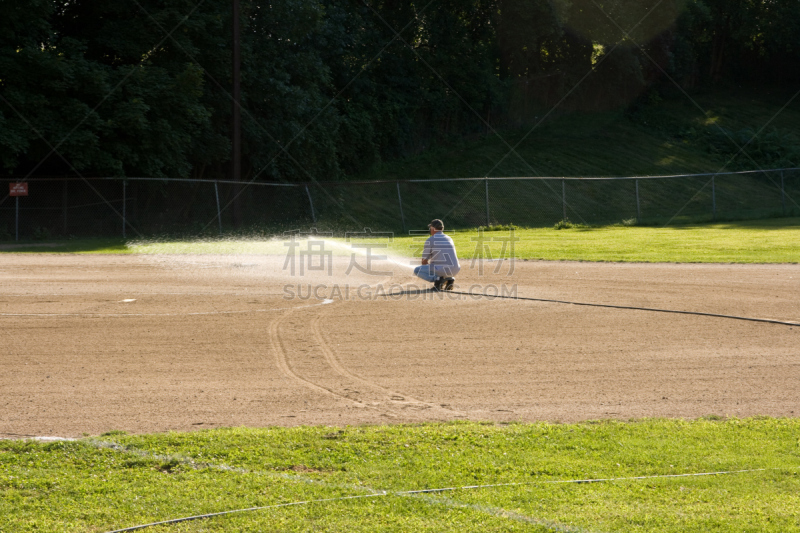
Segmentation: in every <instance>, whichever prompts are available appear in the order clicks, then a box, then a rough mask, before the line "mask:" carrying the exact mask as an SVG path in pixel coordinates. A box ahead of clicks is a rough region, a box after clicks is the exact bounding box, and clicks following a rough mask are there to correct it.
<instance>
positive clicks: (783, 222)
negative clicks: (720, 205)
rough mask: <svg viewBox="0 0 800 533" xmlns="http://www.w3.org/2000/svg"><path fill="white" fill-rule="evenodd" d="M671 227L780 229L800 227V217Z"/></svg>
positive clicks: (687, 224)
mask: <svg viewBox="0 0 800 533" xmlns="http://www.w3.org/2000/svg"><path fill="white" fill-rule="evenodd" d="M668 227H669V228H670V229H677V230H681V229H702V228H713V229H727V230H748V229H754V230H780V229H800V217H793V218H762V219H757V220H732V221H717V222H711V221H709V222H703V223H697V222H695V223H691V222H687V223H685V224H673V225H670V226H668Z"/></svg>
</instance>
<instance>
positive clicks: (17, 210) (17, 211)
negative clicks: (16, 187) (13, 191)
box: [15, 196, 19, 240]
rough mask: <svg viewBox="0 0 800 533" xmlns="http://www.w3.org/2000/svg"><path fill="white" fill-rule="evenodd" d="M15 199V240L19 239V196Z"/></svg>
mask: <svg viewBox="0 0 800 533" xmlns="http://www.w3.org/2000/svg"><path fill="white" fill-rule="evenodd" d="M16 200H17V208H16V215H15V219H16V228H17V232H16V235H17V239H16V240H19V196H17V197H16Z"/></svg>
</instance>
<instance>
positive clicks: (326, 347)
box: [311, 310, 466, 419]
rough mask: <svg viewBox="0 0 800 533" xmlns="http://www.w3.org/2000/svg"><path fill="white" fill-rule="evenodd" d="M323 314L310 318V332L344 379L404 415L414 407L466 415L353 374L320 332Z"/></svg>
mask: <svg viewBox="0 0 800 533" xmlns="http://www.w3.org/2000/svg"><path fill="white" fill-rule="evenodd" d="M325 315H326V311H325V310H323V311H321V312H320V313H319V314H318V315H317V316H316V317H315V318H314V319H313V320H312V322H311V331H312V333H313V335H314V338H315V340H316V341H317V343H318V345H319V348H320V350H321V351H322V354H323V356H324V357H325V361H326V362H327V363H328V365H330V367H331V368H332V369H333V370H334V371H335V372H337V373H338V374H339V375H340V376H342V377H343V378H346V379H348V380H350V381H354V382H356V383H358V384H360V385H362V387H360V388H362V389H363V388H364V386H366V388H368V389H371V395H372V396H373V397H374V398H375V399H376V401H378V402H379V403H389V405H391V406H393V407H395V406H396V407H400V409H403V410H404V411H403V414H404V415H405V416H407V415H408V412H407V410H409V409H414V410H417V411H428V410H430V413H431V414H433V413H439V414H441V415H443V416H442V417H444V418H447V419H449V418H452V417H454V416H455V417H459V418H461V417H466V414H465V413H462V412H459V411H456V410H453V409H447V408H444V407H441V406H439V405H436V404H433V403H429V402H426V401H423V400H419V399H417V398H414V397H412V396H409V395H407V394H404V393H399V392H396V391H393V390H391V389H387V388H386V387H384V386H382V385H379V384H378V383H375V382H374V381H370V380H368V379H365V378H363V377H361V376H359V375H357V374H354V373H353V372H351V371H350V370H348V369H347V367H345V366H344V364H342V362H341V360H340V359H339V357H338V356H337V355H336V353H335V352H334V351H333V349H332V348H331V347H330V344H329V343H328V341H327V340H326V339H325V335H324V334H323V332H322V328H321V327H320V324H321V322H322V319H323V318H324V317H325ZM350 390H355V389H352V388H351V389H350ZM359 393H360V392H359ZM415 414H422V413H415ZM442 417H439V418H442ZM424 418H429V417H424Z"/></svg>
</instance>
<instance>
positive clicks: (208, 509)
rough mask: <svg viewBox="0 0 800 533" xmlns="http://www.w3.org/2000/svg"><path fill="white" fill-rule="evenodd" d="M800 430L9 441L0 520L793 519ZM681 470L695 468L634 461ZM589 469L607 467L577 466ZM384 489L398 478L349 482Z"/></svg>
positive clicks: (26, 523) (238, 433)
mask: <svg viewBox="0 0 800 533" xmlns="http://www.w3.org/2000/svg"><path fill="white" fill-rule="evenodd" d="M798 434H800V420H797V419H772V418H752V419H745V420H739V419H726V420H723V419H718V418H717V417H711V418H709V419H700V420H694V421H685V420H655V419H653V420H641V421H635V422H618V421H607V422H587V423H582V424H569V425H562V424H548V423H538V424H508V425H502V424H482V423H475V422H457V423H448V424H425V425H403V426H363V427H342V428H337V427H296V428H264V429H249V428H231V429H220V430H209V431H199V432H193V433H167V434H156V435H140V436H126V435H122V434H119V433H116V434H112V435H107V436H104V437H102V438H101V439H100V440H102V441H103V442H108V441H110V442H113V443H114V445H113V446H110V445H108V444H100V443H99V442H98V439H83V440H80V441H75V442H54V443H37V442H31V441H4V442H0V465H2V467H0V468H1V469H0V494H2V497H0V530H2V531H40V530H49V531H55V530H58V531H111V530H114V529H119V528H123V527H128V526H133V525H137V524H144V523H149V522H156V521H161V520H169V519H174V518H179V517H185V516H192V515H198V514H206V513H218V512H223V511H229V510H235V509H244V508H251V507H262V506H271V505H280V504H285V503H292V502H299V501H310V500H331V501H325V502H316V503H309V504H307V505H295V506H287V507H281V508H276V509H268V510H263V511H256V512H251V513H241V514H235V515H227V516H222V517H216V518H212V519H209V520H204V521H202V522H187V523H182V524H174V525H168V526H159V527H157V528H153V529H150V531H170V532H172V531H198V530H203V531H253V530H262V531H265V530H281V531H308V530H311V529H314V530H320V531H375V530H381V531H408V530H410V529H412V528H413V529H416V530H420V531H456V530H473V531H474V530H481V531H554V530H555V531H631V530H636V531H676V532H677V531H708V530H714V531H787V530H792V529H796V528H797V525H798V520H800V472H799V471H798V470H799V469H800V440H798V437H797V435H798ZM757 469H764V470H762V471H756V472H742V473H738V474H730V475H725V476H710V475H709V476H684V475H686V474H695V473H708V472H718V471H736V470H757ZM665 475H666V476H684V477H651V478H643V479H630V478H634V477H640V476H665ZM591 479H608V481H605V482H602V483H585V482H584V483H576V482H573V483H561V482H562V481H574V480H591ZM480 485H504V486H487V487H475V486H480ZM465 486H472V487H473V488H469V489H462V488H459V487H465ZM446 487H451V488H453V490H450V491H448V492H446V493H416V494H410V493H405V492H407V491H422V490H426V489H434V488H446ZM378 491H387V492H390V493H391V494H388V495H386V496H385V497H380V498H378V497H376V498H359V499H352V498H351V499H339V498H346V497H351V496H360V495H369V494H375V493H377V492H378ZM401 492H402V493H404V494H401ZM333 499H335V500H333Z"/></svg>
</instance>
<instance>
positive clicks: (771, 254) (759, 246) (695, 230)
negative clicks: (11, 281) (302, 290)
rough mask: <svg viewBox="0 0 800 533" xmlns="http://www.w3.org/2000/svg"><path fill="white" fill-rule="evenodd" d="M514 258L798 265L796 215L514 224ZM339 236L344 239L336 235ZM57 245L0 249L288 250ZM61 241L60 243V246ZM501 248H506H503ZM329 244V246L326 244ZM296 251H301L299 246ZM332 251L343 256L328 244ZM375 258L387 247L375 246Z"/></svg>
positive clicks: (405, 239)
mask: <svg viewBox="0 0 800 533" xmlns="http://www.w3.org/2000/svg"><path fill="white" fill-rule="evenodd" d="M450 235H451V236H452V237H453V239H454V241H455V243H456V248H457V250H458V252H459V257H461V258H462V259H470V258H473V257H478V258H499V257H501V256H502V257H506V258H507V257H509V254H510V253H511V252H512V250H511V247H510V245H511V243H510V241H509V239H510V238H511V236H512V234H511V233H510V232H509V230H508V229H504V230H500V231H484V232H479V231H478V230H470V231H456V232H452V233H450ZM425 238H426V236H424V235H423V236H396V237H395V238H394V239H393V241H392V242H391V243H389V242H388V240H386V239H383V240H381V239H373V240H374V241H375V242H376V243H379V244H383V245H388V247H389V250H390V252H391V253H393V254H396V255H399V256H403V257H413V256H417V255H419V254H420V252H421V250H422V243H423V242H424V240H425ZM513 238H514V239H518V240H515V241H514V243H513V256H514V257H515V258H516V259H534V260H535V259H542V260H551V261H563V260H569V261H618V262H648V263H797V262H800V218H785V219H766V220H754V221H745V222H730V223H718V224H703V225H690V226H671V227H667V228H661V227H640V226H633V227H628V226H606V227H598V228H589V227H572V228H567V229H561V230H556V229H553V228H534V229H531V228H521V229H516V230H515V231H514V233H513ZM339 240H340V241H341V240H342V239H339ZM55 244H59V246H58V247H28V248H26V247H17V248H11V249H9V248H6V249H5V250H4V251H3V249H2V247H0V253H9V252H16V253H43V252H46V253H88V254H92V253H100V254H118V253H122V254H167V255H170V254H217V255H285V254H286V253H287V252H288V251H289V248H288V247H287V246H286V245H285V244H286V242H285V240H284V238H282V237H275V238H272V239H269V238H264V237H253V238H246V237H241V236H232V237H229V238H222V239H219V238H213V239H207V240H201V239H198V240H169V239H165V240H159V239H153V240H149V241H123V240H121V239H119V240H113V239H111V240H109V239H102V240H100V239H99V240H83V241H65V242H63V243H55ZM61 244H63V246H61ZM504 246H506V248H505V249H504V248H503V247H504ZM329 248H330V247H329ZM302 249H305V247H303V248H302ZM332 251H333V252H334V254H337V255H348V253H349V252H347V251H346V250H344V249H341V248H340V249H337V248H333V249H332ZM372 253H373V254H374V255H382V254H384V253H385V250H383V249H381V248H374V249H373V250H372Z"/></svg>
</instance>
